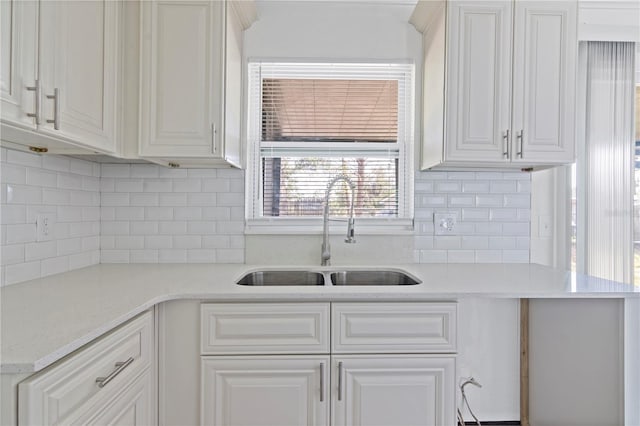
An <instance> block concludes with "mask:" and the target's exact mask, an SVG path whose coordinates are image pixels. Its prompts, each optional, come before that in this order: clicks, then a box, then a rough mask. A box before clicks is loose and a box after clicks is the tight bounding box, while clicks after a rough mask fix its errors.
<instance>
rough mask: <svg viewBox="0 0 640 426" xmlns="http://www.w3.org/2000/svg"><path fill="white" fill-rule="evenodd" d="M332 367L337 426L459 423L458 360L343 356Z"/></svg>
mask: <svg viewBox="0 0 640 426" xmlns="http://www.w3.org/2000/svg"><path fill="white" fill-rule="evenodd" d="M332 365H333V369H334V370H333V372H332V383H335V385H333V386H332V389H333V396H332V404H333V410H332V415H333V423H332V424H334V425H336V426H345V425H350V426H359V425H362V426H364V425H366V426H373V425H377V426H382V425H388V426H409V425H416V426H417V425H421V426H440V425H453V424H454V414H455V413H454V411H455V401H454V396H455V395H454V372H455V359H454V358H453V357H429V356H428V355H421V356H419V357H418V356H414V357H410V356H404V357H401V356H397V357H384V356H376V357H367V358H362V357H347V356H344V357H334V358H333V359H332ZM341 369H342V372H340V370H341ZM338 387H340V388H341V389H340V390H336V389H337V388H338Z"/></svg>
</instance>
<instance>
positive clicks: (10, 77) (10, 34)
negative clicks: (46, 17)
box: [0, 0, 38, 129]
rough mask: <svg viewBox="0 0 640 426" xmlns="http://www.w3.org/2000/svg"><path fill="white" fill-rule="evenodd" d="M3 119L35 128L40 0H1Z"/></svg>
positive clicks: (0, 50)
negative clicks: (37, 0)
mask: <svg viewBox="0 0 640 426" xmlns="http://www.w3.org/2000/svg"><path fill="white" fill-rule="evenodd" d="M0 20H1V21H0V32H1V34H0V43H1V46H0V53H1V54H2V57H0V99H1V100H2V122H3V123H5V122H7V123H12V124H14V125H16V126H19V127H22V128H27V129H35V128H36V120H35V113H36V106H37V102H36V97H37V96H38V92H37V91H36V85H37V82H36V81H37V78H38V72H37V59H36V55H37V52H38V2H36V1H17V0H11V1H1V2H0Z"/></svg>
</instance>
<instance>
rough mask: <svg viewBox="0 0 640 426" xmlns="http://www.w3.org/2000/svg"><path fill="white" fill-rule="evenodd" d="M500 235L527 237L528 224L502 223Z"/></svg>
mask: <svg viewBox="0 0 640 426" xmlns="http://www.w3.org/2000/svg"><path fill="white" fill-rule="evenodd" d="M502 234H503V235H515V236H524V237H527V236H529V223H527V222H518V223H510V222H508V223H503V224H502Z"/></svg>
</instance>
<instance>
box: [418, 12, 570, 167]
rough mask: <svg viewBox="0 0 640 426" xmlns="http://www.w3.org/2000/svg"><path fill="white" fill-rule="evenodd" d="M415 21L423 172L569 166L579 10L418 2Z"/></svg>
mask: <svg viewBox="0 0 640 426" xmlns="http://www.w3.org/2000/svg"><path fill="white" fill-rule="evenodd" d="M426 3H430V4H429V5H426ZM412 23H413V24H414V25H415V26H416V28H418V29H419V30H420V31H422V32H423V34H424V49H425V52H424V53H425V57H424V82H423V86H424V92H423V113H424V116H423V144H422V148H423V154H422V169H428V168H431V167H434V166H441V165H442V166H454V167H456V166H458V167H517V168H530V167H534V168H539V167H547V166H552V165H556V164H566V163H571V162H572V161H573V160H574V157H575V112H576V107H575V104H576V99H575V98H576V62H577V2H575V1H567V2H565V1H554V2H537V1H531V2H527V1H520V0H516V1H450V2H435V3H434V2H420V3H419V4H418V6H417V7H416V10H415V12H414V15H413V16H412ZM434 81H435V82H437V83H439V84H434V83H433V82H434ZM443 86H444V87H443ZM438 123H444V125H439V124H438Z"/></svg>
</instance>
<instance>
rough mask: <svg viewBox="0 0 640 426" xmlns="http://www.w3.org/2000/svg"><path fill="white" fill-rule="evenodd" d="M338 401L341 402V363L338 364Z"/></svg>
mask: <svg viewBox="0 0 640 426" xmlns="http://www.w3.org/2000/svg"><path fill="white" fill-rule="evenodd" d="M338 401H342V361H340V362H339V363H338Z"/></svg>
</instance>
